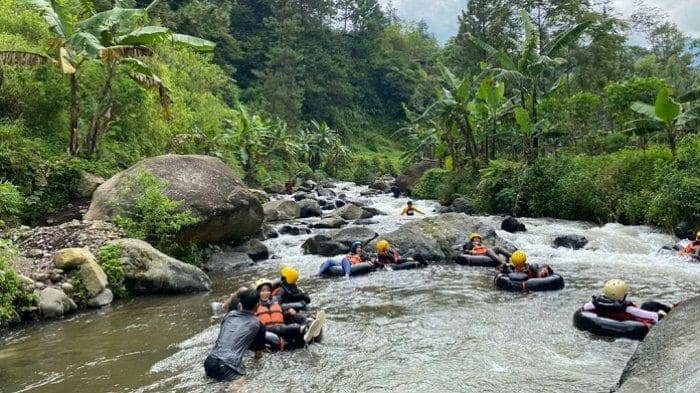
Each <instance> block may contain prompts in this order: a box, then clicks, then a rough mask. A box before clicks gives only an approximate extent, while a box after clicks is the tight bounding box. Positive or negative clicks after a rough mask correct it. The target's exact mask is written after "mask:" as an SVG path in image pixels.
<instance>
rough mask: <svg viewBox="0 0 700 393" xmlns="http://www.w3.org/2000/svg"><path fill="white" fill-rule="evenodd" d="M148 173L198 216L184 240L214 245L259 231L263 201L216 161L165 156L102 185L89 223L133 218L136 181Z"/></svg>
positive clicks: (182, 233)
mask: <svg viewBox="0 0 700 393" xmlns="http://www.w3.org/2000/svg"><path fill="white" fill-rule="evenodd" d="M144 171H147V172H149V173H151V174H152V175H154V176H155V177H156V178H157V179H159V180H160V181H161V182H162V183H163V192H164V193H165V194H166V195H167V196H168V197H170V198H171V199H173V200H176V201H182V202H183V205H182V206H181V208H182V209H188V210H189V211H191V212H192V214H193V215H194V216H195V217H196V218H197V220H198V222H197V223H196V224H194V225H191V226H188V227H187V228H183V229H182V230H181V231H179V233H177V236H176V238H177V240H179V241H183V242H200V243H212V242H217V241H223V240H241V239H243V238H246V237H249V236H251V235H252V234H254V233H255V231H257V230H258V229H259V228H260V225H261V224H262V221H263V218H264V214H263V209H262V205H261V204H260V201H258V198H257V197H256V196H255V194H253V193H252V192H250V191H249V190H248V189H247V188H246V187H245V185H244V184H243V183H242V182H241V181H240V180H239V179H238V178H237V177H236V175H235V174H234V173H233V171H232V170H231V168H230V167H229V166H228V165H226V164H224V163H223V162H222V161H221V160H219V159H218V158H215V157H208V156H201V155H172V154H169V155H164V156H158V157H151V158H147V159H145V160H142V161H139V162H138V163H136V164H135V165H133V166H132V167H130V168H129V169H127V170H125V171H122V172H119V173H118V174H116V175H114V176H113V177H112V178H110V179H109V180H107V181H106V182H105V183H104V184H102V185H101V186H99V187H98V188H97V190H96V191H95V193H94V194H93V197H92V203H91V204H90V209H89V210H88V212H87V213H86V214H85V218H86V219H87V220H107V219H113V218H114V217H116V216H117V215H118V214H122V215H126V216H129V214H130V213H131V209H132V207H133V206H134V203H135V202H136V200H137V197H138V196H139V195H140V192H139V190H138V189H136V188H137V187H138V185H137V183H136V181H135V180H136V178H137V176H138V175H139V174H140V173H142V172H144Z"/></svg>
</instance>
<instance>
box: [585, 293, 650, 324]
mask: <svg viewBox="0 0 700 393" xmlns="http://www.w3.org/2000/svg"><path fill="white" fill-rule="evenodd" d="M592 303H593V306H594V307H595V313H596V315H598V316H599V317H603V318H610V319H614V320H616V321H637V322H644V323H653V322H654V321H648V320H645V319H640V318H639V317H636V316H634V315H632V314H630V313H628V312H627V311H626V310H627V307H629V306H634V303H632V302H630V301H628V300H624V301H619V300H613V299H609V298H607V297H605V296H593V301H592Z"/></svg>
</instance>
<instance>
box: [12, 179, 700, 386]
mask: <svg viewBox="0 0 700 393" xmlns="http://www.w3.org/2000/svg"><path fill="white" fill-rule="evenodd" d="M341 186H349V187H350V191H347V194H348V195H349V196H351V197H353V196H354V197H358V195H359V191H360V190H361V189H362V188H360V187H355V186H351V185H348V184H341ZM365 201H366V202H367V203H368V204H369V205H370V206H373V207H376V208H379V209H380V210H382V211H384V212H386V213H387V215H385V216H380V217H376V218H374V220H376V221H377V223H376V224H372V225H370V227H372V228H375V229H376V230H377V232H379V233H385V232H388V231H391V230H394V229H396V228H398V227H399V226H400V225H401V224H403V223H405V222H407V221H410V220H416V219H420V217H404V218H399V217H398V212H399V211H400V209H401V207H402V205H403V203H404V202H405V201H406V200H405V199H394V198H392V197H391V196H386V195H384V196H378V197H371V198H365ZM416 205H417V206H418V207H419V208H420V209H422V210H423V211H424V212H426V213H427V214H428V215H431V214H433V213H430V212H431V211H432V210H433V208H434V207H436V206H437V204H436V203H435V202H433V201H417V202H416ZM484 219H485V220H487V221H489V222H492V223H493V225H494V227H499V224H500V218H498V217H485V218H484ZM522 221H523V222H524V223H525V225H526V226H527V228H528V232H526V233H518V234H510V233H506V232H503V231H500V230H499V231H498V233H499V234H500V235H501V236H503V237H504V238H506V239H508V240H510V241H512V242H513V243H514V244H516V245H517V246H519V247H521V248H523V249H525V250H526V251H527V252H528V255H529V259H530V260H531V261H534V262H540V263H542V262H547V263H549V264H551V265H552V266H553V267H554V269H555V270H556V271H557V272H558V273H560V274H561V275H562V276H564V278H565V279H566V288H565V289H564V290H562V291H558V292H544V293H530V294H513V293H505V292H501V291H499V290H497V289H496V288H495V287H494V286H493V284H492V279H493V276H494V271H493V270H492V269H488V268H474V267H463V266H458V265H454V264H445V263H441V264H436V265H432V266H430V267H429V268H427V269H423V270H409V271H396V272H378V273H374V274H371V275H369V276H363V277H356V278H352V279H351V280H349V281H346V280H340V279H324V280H320V279H314V278H311V277H310V275H311V274H313V272H314V271H315V269H316V267H317V266H318V265H319V264H320V263H321V262H322V261H323V259H324V258H321V257H317V256H308V255H303V254H302V252H301V248H300V247H299V246H300V245H301V243H302V242H303V241H304V240H305V238H306V237H307V236H308V235H307V236H289V235H285V236H281V237H279V238H277V239H271V240H268V241H266V242H265V243H266V244H267V246H268V247H269V248H270V251H271V252H272V253H273V254H274V255H276V256H277V258H273V259H271V260H268V261H264V262H261V263H259V264H257V265H256V266H253V267H249V268H245V269H243V270H242V271H241V272H240V274H238V275H236V276H235V277H216V278H215V279H214V290H213V292H212V293H208V294H200V295H189V296H174V297H146V298H137V299H131V300H127V301H119V302H116V303H115V304H113V305H112V306H110V307H108V308H106V309H103V310H99V311H92V312H86V313H81V314H78V315H75V316H72V317H70V318H67V319H64V320H61V321H56V322H50V323H40V324H34V325H27V326H24V327H20V328H18V329H15V330H12V331H9V332H5V333H4V335H3V336H2V337H0V391H2V392H15V391H31V392H75V391H83V392H103V391H104V392H107V391H109V392H165V391H169V392H170V391H174V392H210V391H214V392H217V391H224V390H225V389H226V385H225V384H222V383H215V382H213V381H211V380H208V379H207V378H206V377H205V376H204V371H203V368H202V362H203V360H204V358H205V357H206V354H207V353H208V351H209V350H210V348H211V347H212V345H213V342H214V340H215V339H216V335H217V333H218V322H217V321H215V320H212V318H211V307H210V303H211V302H212V301H217V300H220V299H221V298H222V297H223V296H225V294H227V293H230V292H232V291H234V290H235V289H236V288H238V287H239V286H240V285H243V284H246V283H248V282H250V281H251V280H253V279H255V278H258V277H259V276H267V277H271V278H272V277H275V276H276V275H277V272H278V271H279V268H280V267H281V266H283V265H291V266H295V267H297V268H298V269H299V270H300V271H301V272H302V278H301V279H300V282H299V284H300V286H301V287H302V288H303V289H304V290H306V291H308V292H310V293H311V294H312V299H313V302H312V305H313V308H314V309H324V310H326V313H327V319H328V320H327V324H326V328H325V330H324V339H323V342H322V343H320V344H317V345H312V346H309V347H307V348H306V349H302V350H297V351H293V352H285V353H274V354H266V355H265V356H264V357H263V359H262V360H261V361H259V362H254V361H253V360H252V356H249V357H247V359H246V367H247V368H248V376H247V378H246V380H247V382H246V384H245V385H244V388H243V391H246V392H261V391H277V392H312V391H313V392H384V391H402V392H465V391H475V392H476V391H479V392H481V391H491V392H562V391H586V392H602V391H607V390H608V389H609V388H610V387H611V386H613V385H614V384H615V383H616V382H617V379H618V378H619V375H620V373H621V371H622V368H623V367H624V365H625V363H626V362H627V360H628V359H629V357H630V356H631V355H632V353H633V352H634V350H635V348H636V346H637V344H638V343H637V342H635V341H631V340H626V339H617V340H611V339H602V338H595V337H592V336H591V335H589V334H587V333H584V332H580V331H578V330H576V329H575V328H574V327H573V326H572V322H571V318H572V314H573V313H574V311H575V310H576V309H577V308H578V307H580V306H581V305H582V304H583V303H584V302H585V301H587V300H589V299H590V296H591V295H592V294H596V293H597V292H599V290H600V288H601V287H602V284H603V282H604V281H605V280H606V279H609V278H613V277H619V278H622V279H625V280H627V281H628V283H630V285H631V287H632V294H631V298H632V299H633V300H637V301H641V300H645V299H651V298H654V299H659V300H662V301H668V302H674V301H677V300H680V299H683V298H687V297H690V296H694V295H697V294H699V293H700V286H699V285H698V282H700V264H692V263H689V262H687V261H684V260H681V259H680V258H677V257H675V256H674V255H672V254H659V253H657V250H658V249H659V247H660V246H662V245H664V244H669V243H672V242H673V238H672V237H671V236H669V235H665V234H662V233H659V232H658V231H655V230H653V229H652V228H649V227H644V226H623V225H619V224H607V225H604V226H602V227H601V226H594V225H590V224H586V223H581V222H570V221H560V220H551V219H522ZM569 233H576V234H582V235H584V236H586V237H587V238H588V239H589V240H590V242H589V244H588V246H587V247H586V248H585V249H583V250H579V251H572V250H568V249H554V248H551V247H550V246H549V244H550V243H551V241H552V239H553V238H554V237H555V236H556V235H561V234H569Z"/></svg>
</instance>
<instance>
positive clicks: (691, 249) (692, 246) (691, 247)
mask: <svg viewBox="0 0 700 393" xmlns="http://www.w3.org/2000/svg"><path fill="white" fill-rule="evenodd" d="M698 248H700V240H696V241H694V242H690V243H689V244H688V245H687V246H685V248H684V249H683V253H684V254H692V253H694V252H695V250H697V249H698Z"/></svg>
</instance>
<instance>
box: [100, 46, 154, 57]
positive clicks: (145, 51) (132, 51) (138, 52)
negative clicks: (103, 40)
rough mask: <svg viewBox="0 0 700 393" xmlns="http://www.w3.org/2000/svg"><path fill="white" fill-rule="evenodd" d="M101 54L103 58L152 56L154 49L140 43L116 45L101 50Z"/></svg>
mask: <svg viewBox="0 0 700 393" xmlns="http://www.w3.org/2000/svg"><path fill="white" fill-rule="evenodd" d="M99 56H100V58H103V59H118V58H121V57H150V56H153V51H152V50H151V49H149V48H146V47H145V46H139V45H115V46H109V47H106V48H102V49H100V50H99Z"/></svg>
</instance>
